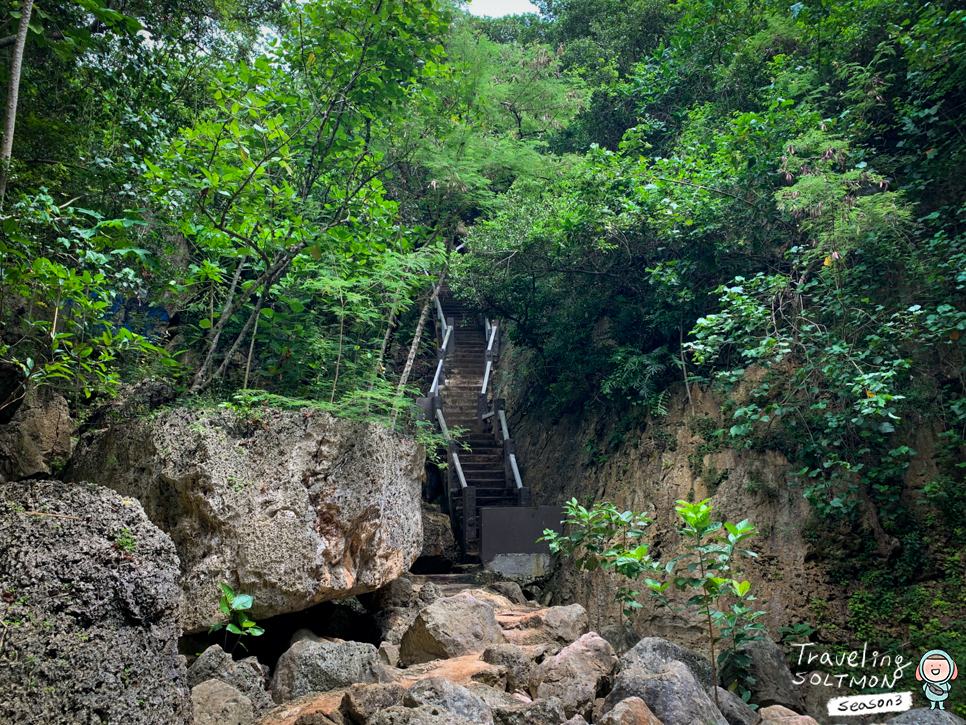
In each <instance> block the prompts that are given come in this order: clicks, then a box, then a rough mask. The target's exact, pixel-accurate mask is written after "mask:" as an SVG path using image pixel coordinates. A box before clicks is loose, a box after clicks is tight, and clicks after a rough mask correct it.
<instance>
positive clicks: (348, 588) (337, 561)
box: [64, 404, 424, 632]
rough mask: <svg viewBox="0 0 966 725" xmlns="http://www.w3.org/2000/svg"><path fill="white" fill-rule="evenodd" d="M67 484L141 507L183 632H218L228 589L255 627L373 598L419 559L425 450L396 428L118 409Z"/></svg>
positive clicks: (289, 414) (80, 450)
mask: <svg viewBox="0 0 966 725" xmlns="http://www.w3.org/2000/svg"><path fill="white" fill-rule="evenodd" d="M94 425H95V427H93V428H91V429H89V430H87V431H86V432H85V433H83V434H82V435H81V437H80V440H79V442H78V444H77V446H76V449H75V452H74V456H73V458H72V459H71V462H70V465H69V466H68V468H67V470H66V471H65V474H64V475H65V479H66V480H68V481H80V480H87V481H92V482H95V483H98V484H100V485H103V486H107V487H109V488H112V489H114V490H115V491H117V492H119V493H121V494H122V495H126V496H132V497H135V498H137V499H138V500H139V501H140V502H141V504H142V505H143V506H144V510H145V512H146V513H147V515H148V516H149V518H150V519H151V520H152V521H153V522H154V523H155V524H157V525H158V526H159V527H160V528H161V529H162V530H164V531H165V532H167V533H168V534H169V535H170V536H171V538H172V540H173V541H174V543H175V546H176V547H177V549H178V556H179V558H180V560H181V570H182V575H181V587H182V590H183V591H184V594H185V597H184V617H183V619H184V628H185V631H186V632H197V631H200V630H202V629H205V628H207V627H208V626H209V625H211V624H212V623H213V622H215V621H218V619H219V618H220V613H219V611H218V602H219V598H220V593H219V589H218V585H219V583H220V582H225V583H227V584H229V585H230V586H232V587H233V588H234V589H235V590H236V591H243V592H245V593H246V594H251V595H253V596H254V597H255V604H254V608H253V611H252V613H253V614H254V615H255V616H256V617H257V618H262V617H270V616H274V615H276V614H282V613H285V612H292V611H298V610H301V609H305V608H307V607H309V606H311V605H313V604H317V603H319V602H322V601H326V600H329V599H338V598H342V597H347V596H352V595H354V594H361V593H363V592H368V591H372V590H374V589H377V588H379V587H380V586H382V585H384V584H386V583H387V582H390V581H392V580H393V579H395V578H396V577H398V576H399V575H400V574H402V573H403V572H405V571H406V570H407V569H408V568H409V566H410V565H411V564H412V562H413V561H414V560H415V558H416V557H417V556H418V555H419V552H420V550H421V548H422V524H421V518H420V488H421V483H422V479H423V476H424V472H423V460H424V453H423V450H422V449H421V448H420V447H419V446H417V445H416V444H415V443H413V442H412V441H410V440H407V439H404V438H398V437H396V436H394V435H393V434H392V433H391V432H390V431H389V430H387V429H386V428H384V427H382V426H379V425H375V424H367V423H359V422H347V421H343V420H338V419H336V418H333V417H332V416H330V415H327V414H324V413H316V412H313V411H308V410H306V411H285V412H283V411H278V410H271V409H267V410H263V411H258V412H256V413H252V414H251V415H249V416H247V417H246V416H240V415H238V414H236V413H235V412H233V411H201V410H194V409H187V408H175V409H172V410H167V411H163V412H156V413H148V414H147V415H144V414H143V413H142V414H140V415H134V414H132V413H131V410H130V408H125V407H124V406H123V404H118V405H117V406H115V407H114V408H113V409H112V410H111V411H109V412H108V413H107V414H106V415H102V416H98V417H97V418H96V419H95V424H94Z"/></svg>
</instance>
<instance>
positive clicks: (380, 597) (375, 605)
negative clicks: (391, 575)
mask: <svg viewBox="0 0 966 725" xmlns="http://www.w3.org/2000/svg"><path fill="white" fill-rule="evenodd" d="M415 599H416V593H415V592H414V591H413V583H412V581H410V579H409V578H408V577H404V576H401V577H399V578H398V579H393V580H392V581H391V582H389V583H388V584H386V585H385V586H383V587H380V588H379V589H376V591H374V592H370V593H369V594H360V595H359V602H360V603H361V604H362V606H363V607H365V608H366V609H368V610H369V611H370V612H378V611H380V610H383V609H388V608H389V607H408V606H409V605H410V604H412V603H413V602H414V601H415Z"/></svg>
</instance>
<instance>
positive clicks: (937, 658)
mask: <svg viewBox="0 0 966 725" xmlns="http://www.w3.org/2000/svg"><path fill="white" fill-rule="evenodd" d="M922 676H923V677H924V678H925V679H927V680H929V681H930V682H945V681H946V680H948V679H949V661H948V660H947V659H946V658H945V657H943V656H942V655H932V656H931V657H929V658H927V659H926V661H925V662H923V665H922Z"/></svg>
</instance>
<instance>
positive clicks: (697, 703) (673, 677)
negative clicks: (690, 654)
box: [600, 660, 728, 725]
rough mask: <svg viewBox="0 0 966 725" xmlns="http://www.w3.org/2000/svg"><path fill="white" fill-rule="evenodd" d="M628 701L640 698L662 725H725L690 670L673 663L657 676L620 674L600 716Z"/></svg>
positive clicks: (642, 672) (638, 672)
mask: <svg viewBox="0 0 966 725" xmlns="http://www.w3.org/2000/svg"><path fill="white" fill-rule="evenodd" d="M629 697H639V698H641V699H642V700H643V701H644V702H645V703H646V704H647V706H648V707H649V708H650V710H651V712H652V713H654V715H655V716H656V717H657V718H658V720H660V721H661V722H662V723H664V725H728V721H727V720H725V718H724V716H722V714H721V713H720V712H719V711H718V709H717V708H716V707H715V706H714V703H713V702H712V701H711V699H710V698H709V697H708V693H707V692H705V690H704V688H703V687H702V686H701V683H699V682H698V681H697V680H696V679H695V678H694V676H693V675H692V674H691V670H689V669H688V667H687V666H686V665H685V664H684V663H682V662H678V661H676V660H672V661H671V662H668V663H667V664H666V665H664V667H662V668H661V669H660V670H658V671H657V672H648V671H645V670H640V669H629V670H622V671H621V673H620V675H618V676H617V679H616V680H615V681H614V687H613V689H612V690H611V692H610V694H609V695H607V697H606V698H604V702H603V704H602V706H601V708H600V713H601V714H605V713H608V712H610V711H611V710H612V709H614V708H615V707H616V706H617V703H619V702H621V701H622V700H626V699H628V698H629Z"/></svg>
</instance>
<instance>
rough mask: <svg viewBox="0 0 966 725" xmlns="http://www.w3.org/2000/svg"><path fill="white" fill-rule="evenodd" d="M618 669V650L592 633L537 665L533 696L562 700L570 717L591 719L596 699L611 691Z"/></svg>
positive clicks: (533, 682)
mask: <svg viewBox="0 0 966 725" xmlns="http://www.w3.org/2000/svg"><path fill="white" fill-rule="evenodd" d="M616 667H617V657H616V656H615V655H614V648H613V647H611V646H610V644H609V643H608V642H607V641H606V640H605V639H602V638H601V637H600V636H598V635H597V634H596V633H594V632H589V633H588V634H585V635H583V636H582V637H581V638H580V639H578V640H577V641H576V642H574V643H573V644H571V645H568V646H567V647H564V648H563V649H562V650H560V652H558V653H557V654H555V655H554V656H553V657H551V658H550V659H548V660H545V661H543V662H541V663H540V664H539V665H537V667H536V668H535V669H534V670H533V672H532V673H531V675H530V694H532V695H533V696H534V697H535V698H546V697H559V698H560V700H561V701H562V702H563V705H564V710H565V711H566V713H567V717H571V716H572V715H574V714H578V713H579V714H581V715H584V716H585V717H588V716H589V715H590V712H591V710H592V708H593V706H594V700H595V699H596V698H597V697H598V695H600V694H603V693H604V692H606V691H607V690H608V689H609V688H610V684H611V681H612V675H613V673H614V670H615V668H616Z"/></svg>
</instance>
